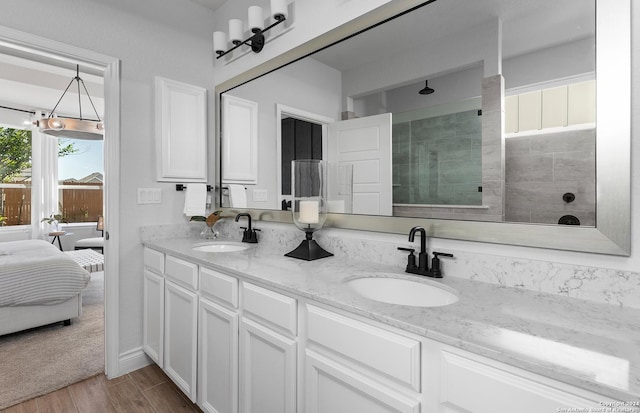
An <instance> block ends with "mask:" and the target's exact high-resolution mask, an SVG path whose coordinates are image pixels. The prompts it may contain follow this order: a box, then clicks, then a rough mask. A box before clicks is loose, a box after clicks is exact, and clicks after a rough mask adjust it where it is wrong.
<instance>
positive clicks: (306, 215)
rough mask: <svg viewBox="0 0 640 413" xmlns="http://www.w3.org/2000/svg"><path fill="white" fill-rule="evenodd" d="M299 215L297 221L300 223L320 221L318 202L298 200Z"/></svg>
mask: <svg viewBox="0 0 640 413" xmlns="http://www.w3.org/2000/svg"><path fill="white" fill-rule="evenodd" d="M299 205H300V215H298V221H300V223H301V224H317V223H318V221H320V209H319V207H320V204H319V203H318V201H300V202H299Z"/></svg>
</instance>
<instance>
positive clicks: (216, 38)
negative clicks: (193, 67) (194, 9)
mask: <svg viewBox="0 0 640 413" xmlns="http://www.w3.org/2000/svg"><path fill="white" fill-rule="evenodd" d="M248 13H249V30H250V31H251V33H253V34H252V35H251V36H250V37H249V38H247V39H245V40H242V37H243V30H242V29H243V22H242V20H240V19H231V20H229V41H230V42H231V43H232V44H233V47H231V48H230V49H227V47H228V42H227V34H226V33H225V32H221V31H217V32H213V50H214V52H215V53H216V55H217V56H216V59H220V58H221V57H222V56H225V55H226V54H228V53H231V52H232V51H234V50H236V49H237V48H239V47H241V46H242V45H245V44H246V45H248V46H250V47H251V50H253V52H255V53H260V52H261V51H262V48H263V47H264V43H265V39H264V33H265V32H267V31H269V30H270V29H272V28H273V27H275V26H277V25H279V24H280V23H282V22H283V21H285V20H286V19H287V17H289V11H288V9H287V0H271V16H272V17H273V18H274V19H275V22H273V23H272V24H270V25H269V26H267V27H264V18H263V12H262V7H260V6H251V7H249V10H248Z"/></svg>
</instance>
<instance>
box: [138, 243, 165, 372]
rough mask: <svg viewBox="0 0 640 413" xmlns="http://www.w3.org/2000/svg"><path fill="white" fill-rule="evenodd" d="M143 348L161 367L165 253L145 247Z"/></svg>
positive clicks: (162, 358) (162, 354)
mask: <svg viewBox="0 0 640 413" xmlns="http://www.w3.org/2000/svg"><path fill="white" fill-rule="evenodd" d="M142 291H143V299H142V303H143V304H142V305H143V308H142V319H143V322H142V348H143V350H144V352H145V353H147V355H148V356H149V357H150V358H151V359H152V360H153V361H154V362H155V363H156V364H157V365H158V366H160V367H163V361H164V353H163V348H164V254H163V253H161V252H158V251H154V250H151V249H149V248H145V249H144V274H143V288H142Z"/></svg>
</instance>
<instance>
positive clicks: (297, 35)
mask: <svg viewBox="0 0 640 413" xmlns="http://www.w3.org/2000/svg"><path fill="white" fill-rule="evenodd" d="M229 3H234V4H228V5H227V6H228V7H225V8H222V9H221V10H220V12H221V13H219V14H216V20H215V22H216V26H217V27H224V24H226V21H227V20H228V19H230V18H232V17H237V16H236V15H234V14H233V13H232V12H231V9H232V8H233V9H235V11H236V12H237V11H239V10H243V9H246V6H247V5H248V4H249V3H250V2H248V1H246V2H245V1H241V2H240V1H239V2H229ZM382 3H386V2H385V1H380V0H378V1H375V2H367V1H365V0H351V1H348V2H345V1H339V2H311V1H297V2H296V15H295V19H296V23H295V27H294V28H293V29H292V30H291V31H290V32H288V33H286V34H284V35H283V36H282V37H280V38H278V39H275V40H274V41H273V42H272V43H269V44H268V45H267V46H266V47H265V51H266V53H265V51H263V52H262V53H261V54H258V55H256V54H254V55H250V56H245V57H243V58H241V59H238V60H237V61H235V62H232V63H230V64H228V65H223V66H216V83H220V82H222V81H224V80H227V79H229V78H231V77H233V76H235V75H238V74H240V73H242V72H244V71H246V70H248V69H250V68H252V67H254V66H256V65H258V64H260V63H262V62H265V61H267V60H269V59H271V58H273V57H274V56H276V55H277V54H279V53H281V52H284V51H286V50H288V49H290V48H293V47H295V46H297V45H300V44H302V43H304V42H306V41H307V40H309V39H311V38H313V37H315V36H316V35H318V34H320V33H322V32H326V31H329V30H331V29H333V28H335V27H337V26H338V25H340V24H342V23H344V22H345V21H346V20H349V19H351V18H353V17H356V16H358V15H360V14H363V13H366V12H368V11H371V10H373V9H375V8H377V7H379V6H380V5H381V4H382ZM638 13H640V3H639V2H632V16H631V19H632V25H633V28H632V33H633V34H632V36H633V39H632V73H637V72H638V69H639V68H640V30H634V29H635V28H637V27H640V16H639V15H638ZM240 16H241V15H240ZM322 16H332V18H330V19H322ZM345 83H346V81H345ZM363 90H364V89H363ZM638 98H640V80H638V79H636V78H634V79H633V83H632V102H636V101H637V100H638ZM639 127H640V106H637V105H633V104H632V136H631V139H632V154H631V156H632V171H631V173H632V176H633V177H640V138H638V137H637V136H636V133H635V131H636V130H638V128H639ZM632 216H640V180H633V182H632ZM630 225H631V226H632V228H631V229H632V253H631V256H630V257H617V256H606V255H598V254H586V253H576V252H567V251H555V250H546V249H539V248H527V247H517V246H509V245H506V246H505V245H493V244H488V243H474V242H466V241H456V240H445V239H433V240H432V242H431V246H432V247H434V248H441V249H445V248H450V249H455V250H461V251H469V252H477V253H482V254H492V255H503V256H512V257H521V258H527V259H535V260H542V261H553V262H560V263H567V264H575V265H588V266H597V267H603V268H614V269H620V270H631V271H638V269H639V268H640V247H639V244H640V220H635V221H633V222H632V223H630Z"/></svg>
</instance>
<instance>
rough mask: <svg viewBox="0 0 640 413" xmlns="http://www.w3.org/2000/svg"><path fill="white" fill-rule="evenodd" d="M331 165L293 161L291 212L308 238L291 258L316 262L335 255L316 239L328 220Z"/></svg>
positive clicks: (311, 161) (309, 161)
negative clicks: (314, 234)
mask: <svg viewBox="0 0 640 413" xmlns="http://www.w3.org/2000/svg"><path fill="white" fill-rule="evenodd" d="M326 187H327V163H326V162H325V161H321V160H316V159H304V160H294V161H291V196H292V202H291V213H292V214H293V222H294V224H295V225H296V226H297V227H298V228H300V230H302V231H304V233H305V239H304V240H303V241H302V242H301V243H300V245H299V246H298V247H297V248H296V249H295V250H293V251H291V252H289V253H287V254H285V256H287V257H293V258H299V259H302V260H307V261H311V260H316V259H318V258H325V257H331V256H333V254H332V253H330V252H328V251H326V250H324V249H323V248H322V247H321V246H320V245H318V243H317V242H316V241H315V240H314V239H313V233H314V231H317V230H319V229H320V228H322V226H323V225H324V223H325V221H326V219H327V194H326V191H327V189H326Z"/></svg>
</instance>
